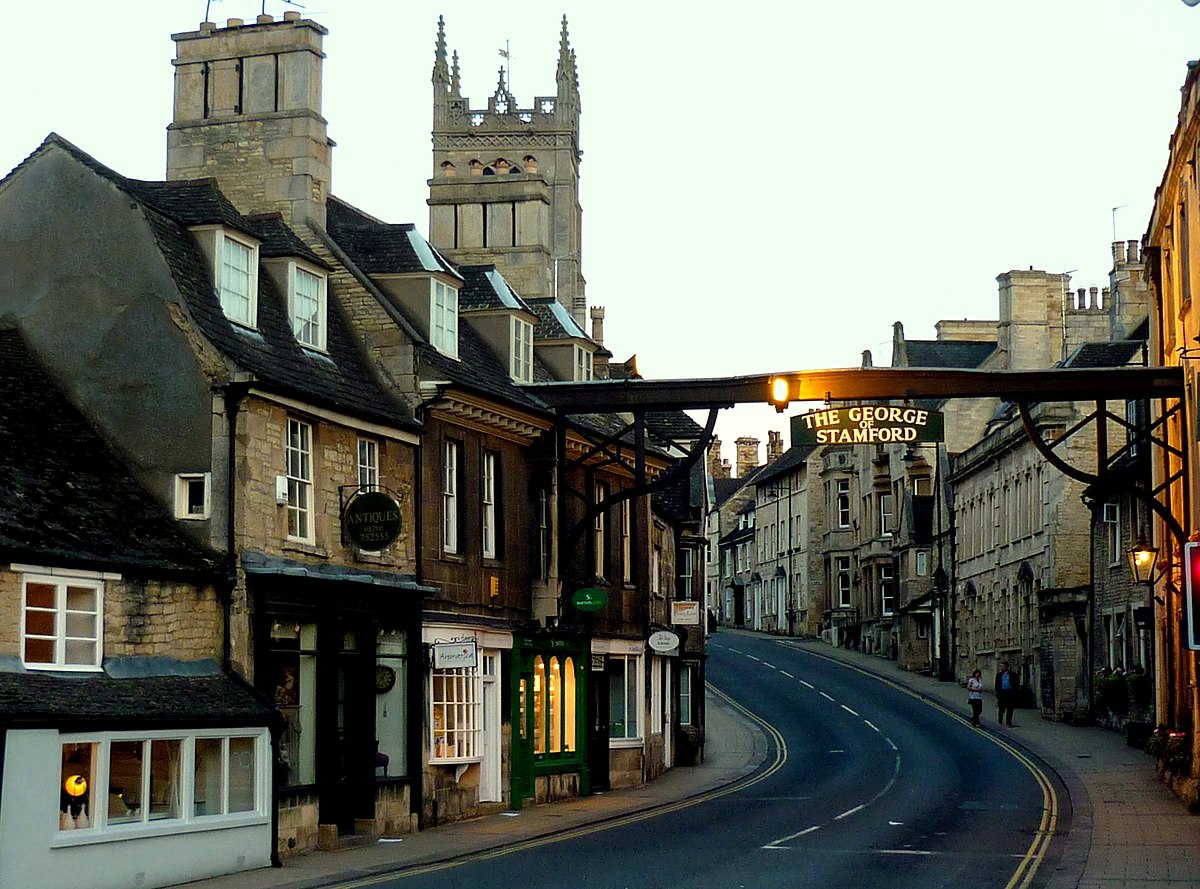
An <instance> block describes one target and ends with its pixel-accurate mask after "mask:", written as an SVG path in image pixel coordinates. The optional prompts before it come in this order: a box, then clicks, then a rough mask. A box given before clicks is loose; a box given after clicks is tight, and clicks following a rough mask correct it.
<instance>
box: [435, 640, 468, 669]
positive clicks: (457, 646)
mask: <svg viewBox="0 0 1200 889" xmlns="http://www.w3.org/2000/svg"><path fill="white" fill-rule="evenodd" d="M430 647H431V648H432V650H433V667H434V669H435V670H457V669H460V668H464V667H465V668H466V669H468V670H470V669H474V667H475V665H476V664H477V663H478V654H477V650H476V645H475V640H474V639H465V640H460V641H458V642H434V643H433V645H432V646H430Z"/></svg>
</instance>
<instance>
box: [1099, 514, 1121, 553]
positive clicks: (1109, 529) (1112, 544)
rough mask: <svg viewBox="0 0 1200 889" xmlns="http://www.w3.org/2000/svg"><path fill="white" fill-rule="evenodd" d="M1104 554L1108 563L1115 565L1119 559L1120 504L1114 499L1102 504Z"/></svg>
mask: <svg viewBox="0 0 1200 889" xmlns="http://www.w3.org/2000/svg"><path fill="white" fill-rule="evenodd" d="M1102 512H1103V519H1104V554H1105V556H1106V557H1107V558H1108V564H1110V565H1115V564H1116V563H1117V562H1118V561H1120V559H1121V504H1119V503H1117V502H1116V501H1115V500H1114V501H1110V502H1108V503H1105V504H1103V507H1102Z"/></svg>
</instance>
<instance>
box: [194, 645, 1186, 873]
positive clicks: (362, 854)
mask: <svg viewBox="0 0 1200 889" xmlns="http://www.w3.org/2000/svg"><path fill="white" fill-rule="evenodd" d="M722 632H725V631H722ZM780 641H781V642H785V643H786V644H788V645H795V646H797V647H800V648H803V649H805V650H807V651H811V652H812V653H814V654H818V655H823V656H825V657H830V658H835V659H837V660H841V661H845V662H847V663H848V664H850V665H852V666H855V667H857V668H859V669H860V670H865V671H867V672H870V673H874V674H876V675H878V676H881V677H883V678H884V679H887V680H889V681H891V682H894V683H896V684H898V685H901V686H903V687H905V688H908V689H910V690H911V691H913V692H914V693H916V694H917V695H920V696H921V697H923V698H926V699H928V700H930V701H932V702H934V703H937V704H940V705H941V706H943V707H945V708H947V709H949V710H951V711H953V712H955V713H959V714H961V715H962V716H963V717H964V718H965V717H966V716H967V713H968V710H967V701H966V690H965V689H964V688H963V687H961V686H960V685H958V684H957V683H953V682H940V681H938V680H936V679H933V678H931V677H929V676H924V675H921V674H919V673H909V672H905V671H904V670H901V669H900V668H899V666H898V665H897V664H896V662H895V661H890V660H885V659H883V658H879V657H875V656H873V655H868V654H863V653H861V652H857V651H848V650H846V649H842V648H833V647H831V646H829V645H826V644H824V643H821V642H817V641H812V640H797V639H787V640H783V639H781V640H780ZM984 697H985V700H984V709H983V721H984V727H983V728H982V729H980V730H981V731H991V732H996V733H1002V736H1003V738H1004V739H1005V741H1007V742H1008V743H1010V744H1012V745H1013V746H1015V747H1017V748H1019V749H1022V750H1024V751H1026V752H1028V753H1031V754H1033V755H1034V756H1036V757H1037V758H1038V759H1039V760H1041V761H1042V762H1043V763H1045V764H1046V765H1047V766H1049V767H1050V768H1051V769H1052V770H1053V771H1054V772H1055V773H1056V774H1057V775H1058V777H1059V778H1060V779H1061V780H1062V782H1063V785H1064V786H1065V787H1066V791H1067V793H1068V795H1069V796H1070V806H1071V823H1070V832H1069V835H1068V836H1067V839H1066V845H1065V847H1064V849H1063V852H1062V855H1061V856H1059V857H1058V858H1057V859H1056V860H1054V861H1053V862H1049V861H1048V862H1047V863H1045V864H1043V865H1042V869H1041V870H1040V871H1039V872H1038V874H1037V876H1036V879H1035V880H1034V884H1035V885H1039V886H1040V885H1045V886H1046V887H1047V889H1200V817H1197V816H1196V815H1192V814H1190V813H1189V812H1188V811H1187V809H1186V807H1185V806H1184V805H1183V803H1182V802H1181V801H1180V800H1179V798H1178V797H1176V796H1175V795H1174V794H1173V793H1172V792H1171V791H1170V790H1169V789H1168V788H1167V787H1166V786H1165V785H1163V784H1162V783H1161V782H1160V781H1159V780H1158V778H1157V776H1156V775H1155V763H1154V760H1153V759H1151V758H1150V757H1149V756H1148V755H1147V754H1146V753H1145V752H1143V751H1141V750H1138V749H1136V748H1133V747H1130V746H1128V745H1127V744H1126V743H1125V738H1124V736H1123V735H1121V734H1120V733H1118V732H1114V731H1111V730H1109V729H1104V728H1099V727H1095V726H1086V727H1084V726H1068V725H1065V724H1063V723H1058V722H1051V721H1048V720H1044V719H1042V718H1041V716H1040V715H1039V714H1038V713H1037V712H1036V711H1033V710H1020V709H1019V710H1017V711H1016V714H1015V717H1014V721H1015V723H1016V724H1015V725H1014V726H1013V727H1011V728H1009V727H1007V726H1004V727H998V726H996V724H995V714H996V707H995V700H994V696H993V695H992V694H991V693H990V692H985V693H984ZM706 704H707V711H706V712H707V735H706V740H705V751H704V762H703V763H702V764H700V765H697V766H688V767H677V768H675V769H672V770H671V771H670V772H668V773H667V774H666V775H664V776H663V777H662V778H659V779H658V780H656V781H652V782H650V783H649V784H645V785H643V786H641V787H636V788H629V789H627V790H618V791H612V792H609V793H602V794H593V795H591V796H588V797H582V798H579V799H573V800H566V801H563V802H557V803H550V804H546V805H541V806H533V807H530V808H526V809H522V810H521V811H520V812H506V813H502V814H498V815H489V816H487V817H484V818H476V819H472V820H470V821H463V822H458V823H455V824H449V825H445V826H442V827H437V828H433V829H430V830H424V831H420V832H419V833H412V834H404V835H401V836H399V837H394V838H385V839H382V840H380V841H379V842H377V843H373V844H370V845H364V846H358V847H353V848H346V849H341V850H338V851H331V852H311V853H308V854H305V855H299V856H296V857H293V858H289V859H286V860H285V861H284V864H283V867H280V868H268V869H263V870H254V871H246V872H243V873H239V874H231V875H229V876H225V877H216V878H213V879H209V880H201V881H197V882H193V883H188V884H186V885H187V887H188V889H317V887H322V886H332V885H336V884H338V883H344V882H350V881H354V880H362V879H367V878H370V877H372V876H377V875H382V874H385V873H388V872H391V871H396V870H401V869H408V868H413V867H422V866H425V867H434V866H437V865H438V864H442V863H446V862H450V861H453V860H455V859H458V858H463V857H470V856H474V855H479V854H484V853H488V852H495V851H498V850H501V849H505V848H508V847H511V846H513V845H515V844H519V843H525V842H536V841H537V840H539V839H542V838H546V837H550V836H553V835H556V834H561V833H566V832H569V831H573V830H579V829H585V828H587V827H589V826H593V825H598V824H601V823H603V822H606V821H612V820H615V819H619V818H623V817H626V816H636V815H638V814H644V813H648V812H650V811H651V810H654V809H657V808H661V807H664V806H669V805H673V804H675V803H678V802H680V801H682V800H685V799H689V798H691V797H696V796H702V795H704V794H707V793H712V792H714V791H719V790H720V789H722V788H726V787H729V786H730V785H732V784H734V783H736V782H737V781H739V780H741V779H743V778H745V777H747V776H749V775H751V774H753V773H754V772H755V771H756V770H757V769H758V768H759V767H760V766H761V765H762V763H763V762H765V761H766V758H767V743H766V738H765V737H764V735H763V733H762V731H761V730H760V729H759V728H758V727H757V726H755V725H754V724H753V723H751V722H750V721H749V720H747V719H746V718H745V717H743V716H742V715H740V714H739V713H737V712H736V711H735V710H734V709H733V708H731V707H730V706H729V705H728V704H727V703H726V702H725V701H724V700H723V699H721V698H720V697H718V696H717V695H715V694H713V693H712V692H711V691H710V692H709V693H708V695H707V697H706Z"/></svg>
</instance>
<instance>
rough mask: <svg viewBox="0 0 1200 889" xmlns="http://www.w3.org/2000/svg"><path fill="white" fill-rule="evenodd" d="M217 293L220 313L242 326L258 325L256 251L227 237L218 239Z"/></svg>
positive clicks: (241, 242)
mask: <svg viewBox="0 0 1200 889" xmlns="http://www.w3.org/2000/svg"><path fill="white" fill-rule="evenodd" d="M217 240H218V256H219V257H220V259H219V261H218V264H217V293H218V294H219V296H220V300H221V311H223V312H224V313H225V317H226V318H228V319H229V320H230V321H233V322H235V323H237V324H241V325H242V326H244V327H254V326H255V325H256V324H257V322H258V298H257V297H258V248H256V247H251V246H250V245H249V244H247V243H245V242H244V241H239V240H237V239H236V238H234V237H231V236H230V235H229V233H228V232H222V233H221V234H220V235H219V236H218V239H217Z"/></svg>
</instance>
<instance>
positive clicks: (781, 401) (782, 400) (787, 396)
mask: <svg viewBox="0 0 1200 889" xmlns="http://www.w3.org/2000/svg"><path fill="white" fill-rule="evenodd" d="M1196 2H1198V3H1200V0H1196ZM791 390H792V387H791V383H790V381H789V380H788V378H787V377H775V378H774V379H772V380H771V403H772V404H773V405H775V410H777V411H779V412H780V413H783V409H784V408H786V407H787V404H788V402H789V401H790V400H791V395H792V391H791Z"/></svg>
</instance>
